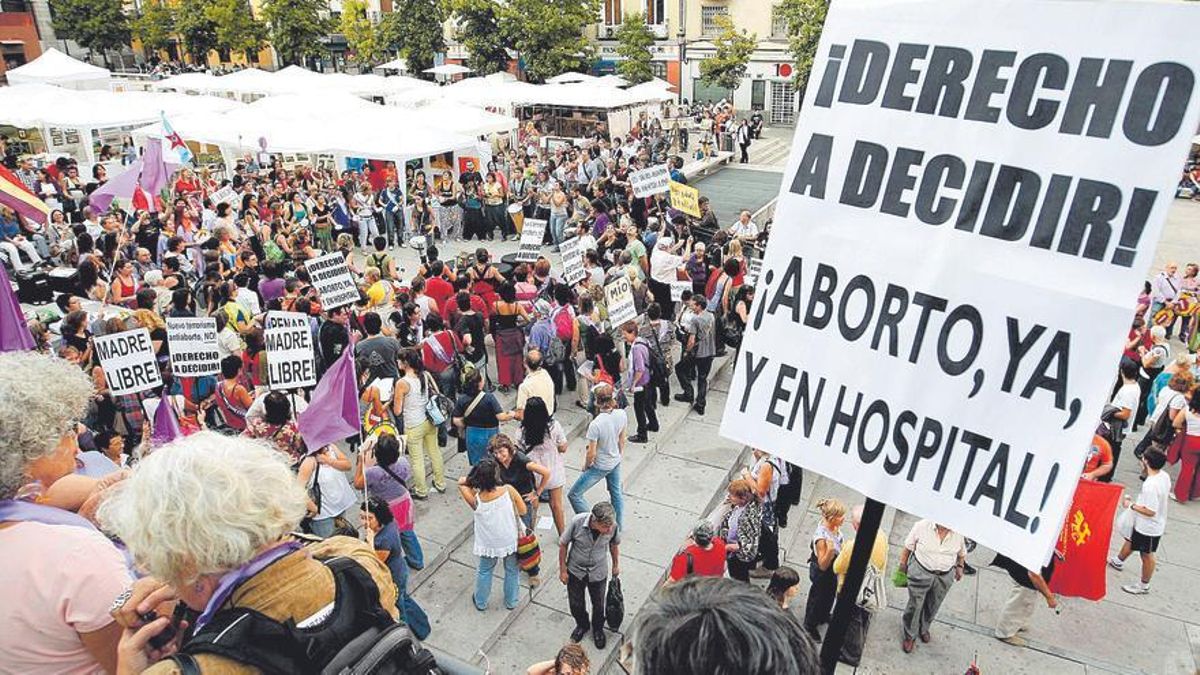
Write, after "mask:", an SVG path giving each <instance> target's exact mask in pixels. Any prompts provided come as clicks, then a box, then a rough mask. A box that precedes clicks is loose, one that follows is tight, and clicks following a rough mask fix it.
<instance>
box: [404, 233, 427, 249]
mask: <svg viewBox="0 0 1200 675" xmlns="http://www.w3.org/2000/svg"><path fill="white" fill-rule="evenodd" d="M408 245H409V246H411V247H413V248H415V249H416V250H418V251H423V250H425V245H426V240H425V236H424V235H420V234H418V235H417V236H415V237H413V238H412V239H409V240H408Z"/></svg>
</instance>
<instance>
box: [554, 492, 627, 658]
mask: <svg viewBox="0 0 1200 675" xmlns="http://www.w3.org/2000/svg"><path fill="white" fill-rule="evenodd" d="M620 544H621V535H620V532H618V528H617V522H616V513H615V512H614V511H613V507H612V504H609V503H608V502H599V503H597V504H596V505H595V506H593V507H592V511H591V513H586V512H585V513H580V514H576V515H575V517H574V518H572V519H571V522H570V524H568V525H567V529H566V530H564V531H563V533H562V537H561V538H560V539H559V541H558V578H559V580H561V581H562V582H563V583H564V584H566V585H567V604H568V605H570V607H571V616H572V617H574V618H575V630H573V631H571V642H579V641H580V640H582V639H583V636H584V635H586V634H587V632H588V628H591V629H592V640H594V641H595V643H596V648H597V649H604V646H605V644H606V643H607V640H606V638H605V635H604V599H605V590H606V587H607V586H608V556H611V557H612V575H613V576H614V577H616V576H618V575H620V574H621V561H620V553H621V551H620V548H621V547H620ZM584 589H587V594H588V595H589V596H590V597H591V601H592V614H591V617H590V619H589V617H588V612H587V604H586V601H585V599H584Z"/></svg>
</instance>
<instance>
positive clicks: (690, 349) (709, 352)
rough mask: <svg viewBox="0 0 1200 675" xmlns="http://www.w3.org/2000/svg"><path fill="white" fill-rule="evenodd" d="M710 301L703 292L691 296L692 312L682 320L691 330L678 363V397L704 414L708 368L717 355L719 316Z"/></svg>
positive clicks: (686, 328) (689, 304)
mask: <svg viewBox="0 0 1200 675" xmlns="http://www.w3.org/2000/svg"><path fill="white" fill-rule="evenodd" d="M707 307H708V301H707V300H705V298H704V296H703V295H702V294H700V293H694V294H693V295H692V297H691V299H690V300H688V307H687V311H688V313H690V316H688V317H685V318H686V320H685V319H683V318H681V319H680V323H681V324H682V325H683V327H684V330H686V331H687V341H686V343H685V344H684V348H683V357H682V358H681V359H680V360H679V364H678V365H676V366H675V374H676V375H677V376H678V377H679V388H680V389H682V391H681V392H680V393H678V394H676V395H675V400H676V401H683V402H684V403H693V402H694V405H693V406H692V408H693V409H694V410H695V411H696V412H697V413H699V414H701V415H703V414H704V406H705V403H706V402H707V398H708V372H709V371H710V370H712V361H713V355H715V354H716V353H717V343H716V330H715V328H716V317H714V316H713V313H712V312H710V311H708V309H707ZM693 378H694V379H695V380H696V396H695V398H694V399H693V398H692V379H693Z"/></svg>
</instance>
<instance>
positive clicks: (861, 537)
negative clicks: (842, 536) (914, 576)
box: [821, 499, 886, 675]
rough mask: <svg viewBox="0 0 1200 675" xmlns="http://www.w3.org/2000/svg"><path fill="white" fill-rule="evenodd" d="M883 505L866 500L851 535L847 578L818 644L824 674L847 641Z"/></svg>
mask: <svg viewBox="0 0 1200 675" xmlns="http://www.w3.org/2000/svg"><path fill="white" fill-rule="evenodd" d="M885 506H886V505H885V504H884V503H883V502H877V501H875V500H874V499H868V500H867V503H866V505H865V506H864V507H863V515H862V522H861V523H859V526H858V533H857V534H855V536H854V550H852V551H851V552H850V568H849V569H848V570H847V571H846V579H845V581H843V582H842V590H841V591H839V592H838V596H837V604H835V605H834V608H833V618H832V619H830V620H829V629H828V630H827V631H826V633H825V640H824V642H823V643H822V644H821V673H823V675H832V673H833V671H834V669H835V668H836V667H837V662H838V656H839V655H840V654H841V653H842V644H843V643H844V642H845V641H846V629H847V628H848V627H849V624H850V612H851V610H853V609H855V607H854V599H855V598H857V597H858V589H859V588H860V587H861V586H862V582H863V576H864V575H865V574H866V571H867V564H868V562H869V561H870V560H871V552H872V551H873V550H874V549H875V537H876V536H877V535H878V534H879V523H880V521H882V520H883V510H884V508H885Z"/></svg>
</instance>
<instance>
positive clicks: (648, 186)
mask: <svg viewBox="0 0 1200 675" xmlns="http://www.w3.org/2000/svg"><path fill="white" fill-rule="evenodd" d="M670 182H671V172H670V171H669V170H668V169H667V165H666V164H659V165H658V166H652V167H650V168H648V169H642V170H641V171H634V172H633V173H631V174H629V187H630V188H632V189H633V196H634V197H649V196H650V195H656V194H659V193H661V192H666V191H667V190H669V189H670V187H669V186H668V183H670Z"/></svg>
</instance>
